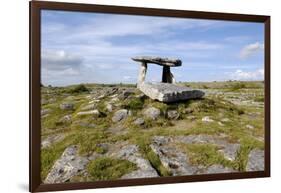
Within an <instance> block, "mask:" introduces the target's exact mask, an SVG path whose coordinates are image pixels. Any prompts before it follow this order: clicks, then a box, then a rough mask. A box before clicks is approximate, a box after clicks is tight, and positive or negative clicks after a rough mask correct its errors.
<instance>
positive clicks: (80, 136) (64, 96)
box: [41, 81, 264, 180]
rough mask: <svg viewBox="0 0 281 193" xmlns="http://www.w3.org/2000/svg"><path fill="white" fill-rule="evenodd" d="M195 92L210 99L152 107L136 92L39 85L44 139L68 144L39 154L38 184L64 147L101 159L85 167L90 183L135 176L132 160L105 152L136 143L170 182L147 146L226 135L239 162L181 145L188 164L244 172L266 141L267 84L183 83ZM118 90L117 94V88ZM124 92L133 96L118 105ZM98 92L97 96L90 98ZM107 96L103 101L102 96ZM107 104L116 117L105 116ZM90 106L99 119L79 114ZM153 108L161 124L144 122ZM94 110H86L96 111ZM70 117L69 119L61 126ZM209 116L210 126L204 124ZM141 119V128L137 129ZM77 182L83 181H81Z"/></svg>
mask: <svg viewBox="0 0 281 193" xmlns="http://www.w3.org/2000/svg"><path fill="white" fill-rule="evenodd" d="M181 84H183V85H186V86H190V87H192V88H198V89H203V90H205V91H206V96H205V97H204V98H203V99H201V100H189V101H182V102H178V103H171V104H165V103H161V102H157V101H153V100H151V99H149V98H148V97H140V96H139V95H140V94H141V93H140V92H139V91H138V90H137V89H136V88H135V85H125V84H117V85H105V84H104V85H101V84H81V85H76V86H68V87H44V86H43V85H42V88H41V92H42V101H41V109H42V110H43V109H47V113H46V114H44V115H42V119H41V127H42V132H41V133H42V140H44V139H46V138H47V137H48V136H51V135H64V136H65V137H64V139H63V140H61V141H59V142H55V143H54V144H53V145H52V146H50V147H47V148H44V149H42V151H41V177H42V179H44V178H45V177H46V176H47V174H48V173H49V171H50V170H51V168H52V166H53V165H54V163H55V161H56V160H57V159H59V157H60V156H61V154H62V153H63V151H64V150H65V148H67V147H68V146H70V145H78V147H79V154H80V155H81V156H90V155H92V154H93V153H95V154H99V155H102V156H101V157H100V158H97V159H95V160H93V161H91V162H90V163H89V164H88V165H87V171H88V173H89V177H90V179H91V180H112V179H118V178H120V177H122V176H123V175H125V174H128V173H130V172H132V171H134V170H136V169H137V166H136V165H135V164H134V163H131V162H129V161H128V160H122V159H117V158H114V157H110V155H108V149H107V147H106V146H104V145H102V144H118V143H128V144H136V145H137V146H138V147H139V151H140V153H141V155H142V156H143V157H144V158H145V159H147V160H148V161H149V163H150V164H151V166H152V167H153V168H154V169H155V170H156V171H157V173H158V175H159V176H170V175H172V174H171V171H170V170H169V169H168V168H165V167H164V166H163V164H162V162H161V159H160V157H159V156H158V155H157V154H156V153H155V152H154V151H152V149H151V148H150V144H151V143H152V141H153V137H154V136H167V137H173V136H189V135H204V134H205V135H211V136H223V137H224V138H225V139H226V140H227V141H228V142H229V143H239V144H240V149H239V151H238V152H237V156H236V159H235V160H234V161H229V160H227V159H225V157H224V156H223V155H222V154H221V153H220V152H219V149H218V147H217V146H215V145H214V144H188V145H186V144H181V143H179V144H178V143H177V145H178V147H180V149H181V150H182V151H184V152H185V153H186V154H187V155H188V156H187V157H188V158H189V161H190V162H191V163H192V164H194V165H202V166H206V167H208V166H211V165H214V164H220V165H223V166H225V167H230V168H232V169H235V170H239V171H245V170H246V165H247V162H248V154H249V152H250V151H251V150H253V149H261V150H262V149H263V148H264V142H263V140H261V138H263V136H264V126H263V122H264V117H263V113H264V108H263V102H264V93H263V82H238V81H227V82H212V83H181ZM115 88H117V91H115V90H114V89H115ZM126 89H133V90H134V92H133V93H131V94H129V95H128V96H127V97H124V98H119V96H120V95H121V93H123V91H124V90H126ZM92 91H95V92H92ZM101 96H102V97H101ZM62 103H71V104H73V105H74V108H73V109H69V110H63V109H61V107H60V105H61V104H62ZM108 104H110V105H111V106H112V110H110V109H108ZM89 105H93V109H95V110H98V112H99V115H98V116H97V115H95V116H94V115H92V114H86V115H79V114H78V113H79V112H84V110H82V109H83V108H84V107H86V106H89ZM148 107H155V108H158V109H159V110H160V115H159V117H158V118H157V119H155V120H154V119H151V118H148V117H146V116H144V115H143V111H144V109H146V108H148ZM93 109H89V110H86V111H89V112H90V111H92V110H93ZM120 109H127V110H128V114H130V115H128V116H127V118H124V119H123V120H121V121H119V122H114V121H112V117H113V116H114V113H115V112H116V111H118V110H120ZM170 110H175V111H176V112H177V113H179V116H178V117H177V118H175V119H173V118H171V119H170V118H168V111H170ZM65 116H69V117H71V120H70V121H64V120H63V119H62V118H63V117H65ZM204 117H209V118H210V120H211V121H209V122H204V121H202V119H203V118H204ZM137 118H142V119H143V120H144V123H143V124H135V121H136V119H137ZM78 180H79V178H78Z"/></svg>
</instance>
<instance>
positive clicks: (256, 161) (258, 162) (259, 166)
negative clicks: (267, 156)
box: [246, 149, 264, 171]
mask: <svg viewBox="0 0 281 193" xmlns="http://www.w3.org/2000/svg"><path fill="white" fill-rule="evenodd" d="M246 171H264V151H263V150H259V149H254V150H252V151H251V152H250V153H249V156H248V163H247V166H246Z"/></svg>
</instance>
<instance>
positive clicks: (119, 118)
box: [112, 109, 129, 122]
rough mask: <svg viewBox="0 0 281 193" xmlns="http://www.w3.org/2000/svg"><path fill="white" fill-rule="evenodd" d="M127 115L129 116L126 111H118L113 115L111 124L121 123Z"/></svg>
mask: <svg viewBox="0 0 281 193" xmlns="http://www.w3.org/2000/svg"><path fill="white" fill-rule="evenodd" d="M128 115H129V111H128V110H127V109H121V110H118V111H116V112H115V113H114V115H113V117H112V121H113V122H119V121H122V120H123V119H125V118H127V117H128Z"/></svg>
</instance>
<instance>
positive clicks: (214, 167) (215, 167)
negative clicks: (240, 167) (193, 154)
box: [198, 164, 237, 174]
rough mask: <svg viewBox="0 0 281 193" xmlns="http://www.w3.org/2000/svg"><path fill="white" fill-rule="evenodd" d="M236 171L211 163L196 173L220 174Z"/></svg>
mask: <svg viewBox="0 0 281 193" xmlns="http://www.w3.org/2000/svg"><path fill="white" fill-rule="evenodd" d="M234 172H237V171H235V170H233V169H232V168H228V167H224V166H223V165H220V164H216V165H212V166H210V167H208V168H206V169H203V170H202V171H199V172H198V174H221V173H234Z"/></svg>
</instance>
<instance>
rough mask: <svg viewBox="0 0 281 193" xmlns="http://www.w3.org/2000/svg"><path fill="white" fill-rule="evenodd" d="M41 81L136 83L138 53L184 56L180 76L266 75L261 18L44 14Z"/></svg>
mask: <svg viewBox="0 0 281 193" xmlns="http://www.w3.org/2000/svg"><path fill="white" fill-rule="evenodd" d="M41 20H42V21H41V64H42V68H41V69H42V72H41V77H42V83H43V84H44V85H49V84H51V85H55V86H62V85H71V84H78V83H120V82H122V83H136V80H137V74H138V69H139V65H138V63H136V62H134V61H132V60H131V57H134V56H141V55H145V56H161V57H172V58H179V59H181V60H182V66H181V67H175V68H171V71H172V72H173V74H174V76H175V78H176V81H224V80H263V74H264V68H263V64H264V38H263V36H264V32H263V30H264V25H263V24H261V23H249V22H230V21H217V20H199V19H181V18H167V17H151V16H132V15H114V14H98V13H81V12H67V11H50V10H43V11H42V12H41ZM161 76H162V68H161V67H160V66H158V65H153V64H151V65H149V66H148V72H147V78H146V80H147V81H160V80H161Z"/></svg>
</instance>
